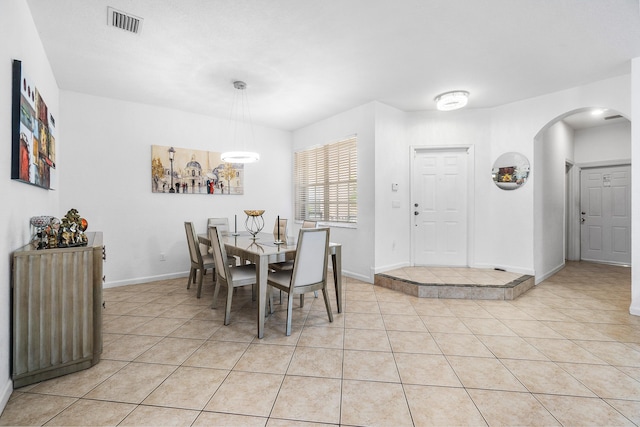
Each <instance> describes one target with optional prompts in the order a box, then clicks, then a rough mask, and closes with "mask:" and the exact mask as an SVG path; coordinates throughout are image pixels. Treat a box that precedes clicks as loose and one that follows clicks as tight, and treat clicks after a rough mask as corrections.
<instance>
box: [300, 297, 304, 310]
mask: <svg viewBox="0 0 640 427" xmlns="http://www.w3.org/2000/svg"><path fill="white" fill-rule="evenodd" d="M302 307H304V294H300V308H302Z"/></svg>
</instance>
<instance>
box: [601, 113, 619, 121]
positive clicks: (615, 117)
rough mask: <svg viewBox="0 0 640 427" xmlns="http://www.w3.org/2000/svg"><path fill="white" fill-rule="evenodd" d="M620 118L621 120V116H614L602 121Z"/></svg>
mask: <svg viewBox="0 0 640 427" xmlns="http://www.w3.org/2000/svg"><path fill="white" fill-rule="evenodd" d="M621 118H622V116H621V115H620V114H616V115H615V116H608V117H605V118H604V119H605V120H613V119H621Z"/></svg>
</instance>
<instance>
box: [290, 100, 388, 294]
mask: <svg viewBox="0 0 640 427" xmlns="http://www.w3.org/2000/svg"><path fill="white" fill-rule="evenodd" d="M375 113H376V103H375V102H371V103H368V104H365V105H362V106H360V107H357V108H354V109H351V110H349V111H346V112H344V113H341V114H337V115H335V116H332V117H330V118H328V119H325V120H321V121H319V122H317V123H314V124H312V125H310V126H306V127H304V128H302V129H299V130H297V131H295V132H294V133H293V149H294V151H300V150H303V149H305V148H309V147H313V146H320V145H324V144H328V143H330V142H335V141H340V140H342V139H345V138H347V137H349V136H352V135H354V134H355V135H357V137H358V225H357V228H345V227H335V226H333V227H331V241H333V242H337V243H341V244H342V265H343V272H344V274H345V275H348V276H351V277H355V278H358V279H360V280H364V281H366V282H369V283H373V276H374V273H373V271H374V253H375V252H374V249H375V236H374V234H375V233H373V232H372V231H373V230H374V229H375V173H376V171H375V124H374V122H375ZM289 173H290V174H291V175H292V172H291V171H290V172H289Z"/></svg>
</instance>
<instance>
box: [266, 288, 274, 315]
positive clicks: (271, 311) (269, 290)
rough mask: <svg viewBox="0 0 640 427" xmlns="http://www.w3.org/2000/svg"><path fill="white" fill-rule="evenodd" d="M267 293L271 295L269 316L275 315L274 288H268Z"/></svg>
mask: <svg viewBox="0 0 640 427" xmlns="http://www.w3.org/2000/svg"><path fill="white" fill-rule="evenodd" d="M267 292H268V293H269V314H273V311H274V309H273V288H272V287H271V286H268V287H267Z"/></svg>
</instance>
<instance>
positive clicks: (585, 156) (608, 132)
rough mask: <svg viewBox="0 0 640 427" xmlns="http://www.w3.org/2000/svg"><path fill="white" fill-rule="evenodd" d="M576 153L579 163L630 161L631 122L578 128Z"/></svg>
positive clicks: (625, 121)
mask: <svg viewBox="0 0 640 427" xmlns="http://www.w3.org/2000/svg"><path fill="white" fill-rule="evenodd" d="M621 120H624V119H621ZM574 155H575V157H574V160H575V162H576V164H578V165H584V164H592V163H610V162H617V161H626V162H628V161H630V160H631V122H629V121H628V120H624V121H623V122H622V123H616V124H610V125H607V126H598V127H594V128H586V129H579V130H577V131H576V132H575V153H574Z"/></svg>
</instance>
